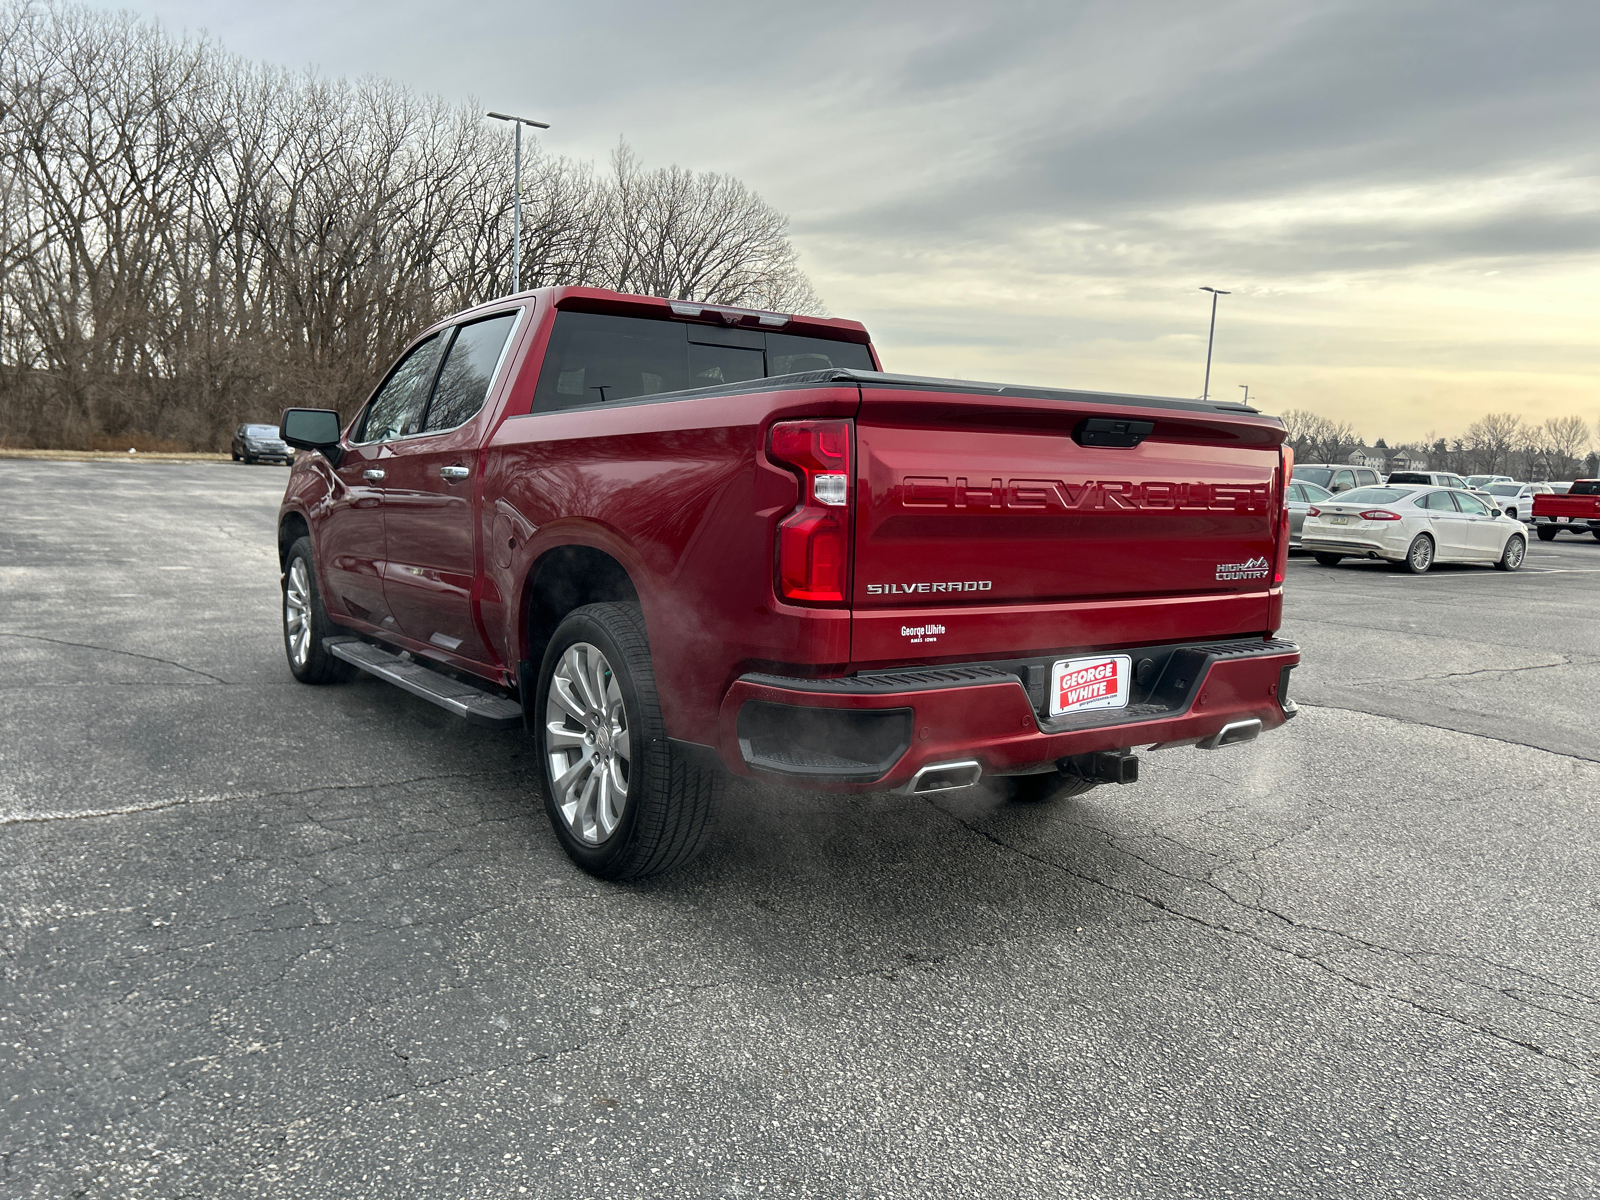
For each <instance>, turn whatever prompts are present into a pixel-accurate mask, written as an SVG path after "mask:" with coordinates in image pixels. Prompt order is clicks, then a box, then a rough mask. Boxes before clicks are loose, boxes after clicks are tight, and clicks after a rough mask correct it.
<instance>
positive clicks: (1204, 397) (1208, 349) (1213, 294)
mask: <svg viewBox="0 0 1600 1200" xmlns="http://www.w3.org/2000/svg"><path fill="white" fill-rule="evenodd" d="M1200 290H1201V291H1202V292H1210V293H1211V335H1210V336H1209V337H1207V338H1206V386H1205V390H1204V391H1202V392H1201V393H1200V399H1202V400H1209V399H1211V344H1212V343H1213V342H1215V341H1216V340H1217V297H1218V296H1231V295H1233V293H1232V292H1224V291H1220V290H1218V289H1217V288H1214V287H1203V288H1201V289H1200Z"/></svg>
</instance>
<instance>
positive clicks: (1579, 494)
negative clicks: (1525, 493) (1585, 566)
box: [1533, 479, 1600, 542]
mask: <svg viewBox="0 0 1600 1200" xmlns="http://www.w3.org/2000/svg"><path fill="white" fill-rule="evenodd" d="M1533 529H1534V532H1535V533H1537V534H1538V535H1539V540H1540V541H1541V542H1549V541H1554V540H1555V536H1556V534H1558V533H1576V534H1585V533H1592V534H1593V535H1594V538H1595V540H1596V541H1600V479H1579V480H1576V481H1574V483H1573V485H1572V486H1571V487H1570V488H1568V489H1567V491H1566V492H1565V493H1563V494H1560V495H1541V496H1535V497H1534V498H1533Z"/></svg>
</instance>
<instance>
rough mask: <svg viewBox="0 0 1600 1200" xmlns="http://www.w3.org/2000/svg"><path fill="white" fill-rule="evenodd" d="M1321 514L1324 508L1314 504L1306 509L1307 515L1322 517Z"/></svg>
mask: <svg viewBox="0 0 1600 1200" xmlns="http://www.w3.org/2000/svg"><path fill="white" fill-rule="evenodd" d="M1321 515H1322V510H1321V509H1320V508H1318V507H1317V506H1316V505H1314V504H1313V505H1312V506H1311V507H1310V508H1308V509H1306V516H1308V517H1320V516H1321Z"/></svg>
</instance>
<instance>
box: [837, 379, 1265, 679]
mask: <svg viewBox="0 0 1600 1200" xmlns="http://www.w3.org/2000/svg"><path fill="white" fill-rule="evenodd" d="M1009 391H1010V389H1005V390H997V391H996V392H994V393H989V394H985V393H966V392H954V391H938V390H931V389H930V390H918V389H916V388H879V389H874V388H871V387H867V388H864V389H863V392H862V405H861V409H860V412H859V414H858V416H857V420H856V444H857V454H858V462H859V464H860V465H859V468H858V484H857V496H858V498H859V505H858V509H857V515H856V530H855V554H854V561H855V570H854V572H853V582H852V592H853V596H852V607H853V609H854V612H855V621H854V633H853V634H852V658H853V659H854V660H855V661H857V662H864V661H870V660H879V659H881V660H885V661H887V660H903V659H916V658H945V659H949V658H952V657H955V658H959V657H960V656H962V655H963V654H964V653H966V651H965V650H964V649H963V648H962V647H963V645H964V644H966V643H968V642H969V638H968V637H965V636H963V631H964V630H966V631H970V632H971V633H972V634H973V635H977V634H978V633H979V631H980V628H981V630H982V637H981V639H980V638H979V637H977V636H974V637H972V638H971V639H970V641H971V643H972V644H974V645H976V644H978V642H979V641H981V642H983V643H984V644H986V645H988V646H989V647H991V648H993V647H995V645H996V641H995V638H996V636H997V635H999V636H1000V637H1002V638H1003V642H1002V643H1001V644H1004V645H1006V646H1007V648H1008V649H1009V650H1014V651H1016V652H1019V653H1020V652H1024V651H1027V650H1031V649H1045V648H1065V647H1070V646H1075V645H1082V644H1086V643H1085V641H1084V640H1083V639H1084V638H1086V637H1087V638H1088V640H1089V642H1090V643H1092V644H1096V645H1105V644H1111V643H1112V642H1114V641H1116V640H1118V631H1119V629H1120V628H1121V627H1122V626H1123V625H1125V624H1130V619H1131V625H1130V629H1131V628H1132V626H1133V625H1136V626H1137V627H1138V628H1139V629H1140V630H1141V632H1140V633H1138V634H1135V635H1133V636H1136V637H1140V638H1145V639H1148V638H1149V636H1150V631H1151V630H1152V629H1161V630H1165V631H1167V633H1166V636H1168V637H1170V638H1172V639H1174V640H1176V639H1178V638H1183V637H1214V636H1230V635H1234V636H1237V635H1239V634H1242V633H1248V632H1254V631H1260V630H1265V629H1266V628H1267V627H1268V600H1267V591H1268V589H1269V588H1270V587H1271V586H1272V583H1273V579H1272V576H1273V565H1274V561H1275V550H1276V546H1277V538H1278V531H1279V522H1278V520H1277V517H1278V514H1279V512H1280V511H1281V489H1282V480H1281V462H1280V456H1279V445H1280V442H1281V440H1282V431H1281V429H1279V428H1278V427H1277V426H1276V424H1275V423H1271V422H1268V421H1264V420H1263V419H1262V418H1260V417H1259V416H1255V415H1253V414H1249V413H1246V412H1240V413H1238V414H1237V415H1235V414H1231V413H1225V412H1217V411H1213V410H1209V409H1199V408H1196V407H1190V406H1187V405H1175V406H1172V407H1161V406H1159V402H1154V401H1153V402H1150V404H1149V406H1148V407H1145V406H1142V405H1141V406H1130V405H1129V404H1128V403H1127V401H1126V400H1124V399H1122V398H1118V399H1117V400H1116V401H1115V402H1112V401H1110V399H1109V398H1108V399H1107V401H1106V402H1101V403H1096V402H1095V397H1094V395H1093V394H1092V393H1072V394H1071V395H1072V397H1073V398H1072V399H1067V400H1064V399H1058V398H1055V397H1039V396H1037V395H1034V396H1029V395H1027V394H1007V392H1009ZM1091 420H1093V421H1106V420H1109V421H1112V422H1121V423H1127V422H1135V423H1139V422H1142V423H1144V424H1143V425H1139V424H1135V425H1134V426H1132V435H1133V436H1137V435H1138V434H1139V433H1141V432H1143V431H1144V430H1145V429H1148V433H1147V434H1146V435H1145V436H1144V437H1143V438H1142V440H1139V441H1138V442H1137V444H1136V445H1131V446H1118V445H1103V444H1102V445H1095V444H1092V443H1093V441H1094V437H1093V435H1092V434H1088V435H1086V434H1085V433H1084V429H1085V422H1087V421H1091ZM1075 434H1076V435H1077V436H1076V437H1075ZM1111 440H1113V441H1115V440H1116V439H1115V437H1113V438H1112V439H1111ZM1123 440H1129V439H1127V438H1124V439H1123ZM1081 443H1090V444H1081ZM1180 612H1181V613H1182V614H1183V615H1182V617H1181V619H1180V618H1179V616H1178V614H1179V613H1180ZM1135 613H1136V614H1137V616H1136V617H1135ZM1091 630H1092V631H1095V632H1093V633H1088V632H1086V631H1091Z"/></svg>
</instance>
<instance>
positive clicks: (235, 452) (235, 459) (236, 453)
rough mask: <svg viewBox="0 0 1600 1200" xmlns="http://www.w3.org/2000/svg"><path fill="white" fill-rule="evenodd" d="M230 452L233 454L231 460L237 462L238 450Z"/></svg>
mask: <svg viewBox="0 0 1600 1200" xmlns="http://www.w3.org/2000/svg"><path fill="white" fill-rule="evenodd" d="M232 454H233V461H234V462H238V461H239V452H238V451H237V450H234V451H232Z"/></svg>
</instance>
